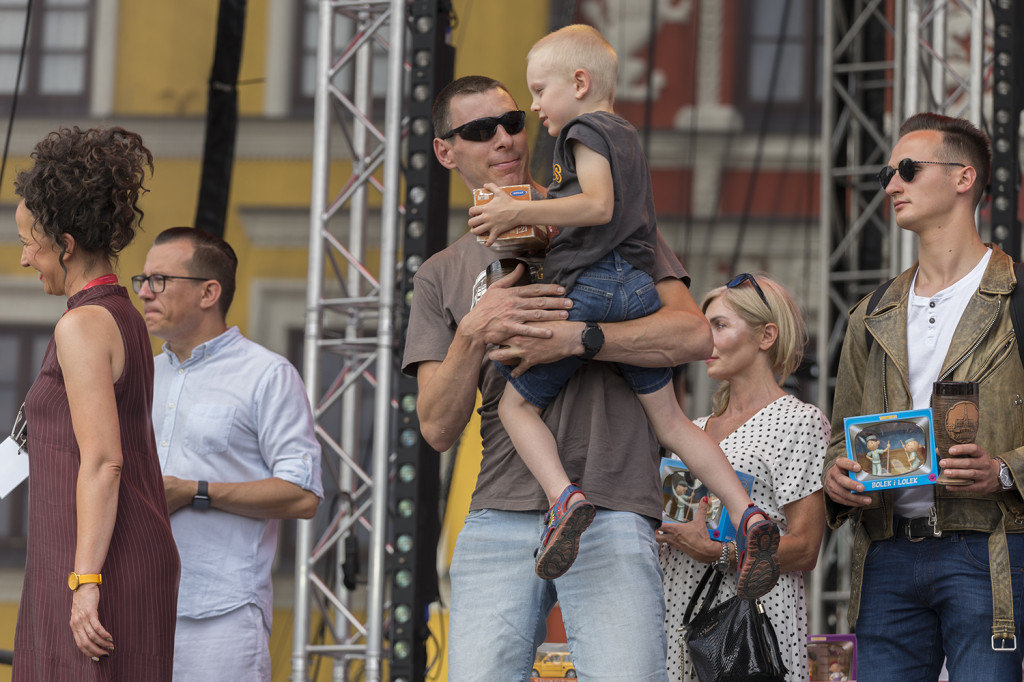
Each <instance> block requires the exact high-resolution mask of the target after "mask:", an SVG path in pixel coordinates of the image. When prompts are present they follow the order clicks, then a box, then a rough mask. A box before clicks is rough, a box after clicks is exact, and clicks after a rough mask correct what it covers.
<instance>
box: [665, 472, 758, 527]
mask: <svg viewBox="0 0 1024 682" xmlns="http://www.w3.org/2000/svg"><path fill="white" fill-rule="evenodd" d="M736 476H737V478H739V479H740V483H741V484H742V485H743V489H744V490H746V491H747V495H749V494H750V491H751V489H752V488H753V487H754V477H753V476H751V475H750V474H748V473H746V472H743V471H737V472H736ZM661 496H662V500H663V502H664V507H663V511H662V514H661V520H662V521H663V522H664V523H687V522H689V521H692V520H693V515H694V514H695V513H696V512H697V507H698V506H700V501H701V498H703V497H707V498H708V515H707V526H708V537H710V538H711V539H712V540H715V541H717V542H729V541H730V540H732V539H733V538H735V537H736V529H735V528H733V527H732V521H730V520H729V511H728V510H727V509H726V508H725V505H724V504H723V503H722V501H721V500H720V499H719V498H718V496H717V495H715V494H714V493H713V492H711V490H710V489H709V488H708V487H707V486H706V485H704V484H703V483H701V482H700V479H698V478H697V477H696V476H694V475H693V473H692V472H691V471H690V470H689V469H687V468H686V465H685V464H683V463H682V462H681V461H680V460H678V459H673V458H671V457H662V458H661Z"/></svg>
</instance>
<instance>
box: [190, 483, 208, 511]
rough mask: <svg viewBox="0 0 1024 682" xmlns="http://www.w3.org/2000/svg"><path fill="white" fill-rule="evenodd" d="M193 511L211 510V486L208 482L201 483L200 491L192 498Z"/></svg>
mask: <svg viewBox="0 0 1024 682" xmlns="http://www.w3.org/2000/svg"><path fill="white" fill-rule="evenodd" d="M192 508H193V509H209V508H210V484H209V483H207V482H206V481H199V489H198V490H196V494H195V496H194V497H193V498H192Z"/></svg>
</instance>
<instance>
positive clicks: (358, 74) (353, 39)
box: [291, 0, 407, 682]
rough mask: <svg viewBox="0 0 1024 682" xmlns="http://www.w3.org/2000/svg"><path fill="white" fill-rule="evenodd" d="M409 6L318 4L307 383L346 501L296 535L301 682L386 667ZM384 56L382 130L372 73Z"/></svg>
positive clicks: (372, 681) (329, 470) (394, 2)
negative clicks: (363, 413) (315, 670)
mask: <svg viewBox="0 0 1024 682" xmlns="http://www.w3.org/2000/svg"><path fill="white" fill-rule="evenodd" d="M406 6H407V0H390V1H388V2H355V1H351V0H349V1H346V0H320V2H319V3H318V26H317V31H318V38H317V56H316V94H315V99H314V116H313V121H314V124H313V129H314V139H313V171H312V192H311V200H310V235H309V268H308V279H307V295H306V319H305V332H304V343H303V376H304V379H305V381H306V387H307V393H308V398H309V400H310V403H311V405H312V407H313V415H314V420H315V424H316V429H317V435H318V436H319V438H320V442H321V445H322V446H323V456H324V461H325V476H328V474H329V475H330V476H331V477H332V479H333V481H332V483H333V485H334V487H335V488H336V490H337V493H338V500H339V503H338V504H337V505H334V506H332V507H331V508H330V509H329V510H328V513H327V514H321V515H318V517H317V519H315V520H309V521H300V522H299V524H298V530H297V540H296V567H295V606H294V608H295V622H294V628H293V647H292V673H291V679H292V680H293V681H300V680H308V679H310V663H311V661H313V660H314V659H315V658H317V657H320V658H319V660H318V663H319V662H322V661H324V660H326V661H328V662H329V663H330V664H331V665H332V666H333V679H335V680H342V681H343V680H348V679H350V678H352V679H355V678H358V679H360V680H367V681H368V682H379V681H380V680H381V679H382V675H383V662H384V660H385V659H386V658H387V649H386V646H385V638H384V622H385V614H386V613H387V611H388V607H387V604H386V590H385V574H386V562H387V558H388V543H387V520H388V508H387V507H388V495H387V488H388V478H389V457H390V453H391V450H392V447H393V440H394V439H393V435H392V432H393V428H392V418H393V415H394V411H395V410H394V400H393V398H392V396H391V386H392V383H393V380H392V373H393V367H394V362H393V348H394V327H393V320H394V310H393V309H394V292H395V263H396V261H397V258H398V255H397V253H398V229H399V227H398V224H399V213H400V211H401V207H400V201H399V191H400V185H401V141H402V130H403V119H402V107H403V106H404V103H405V101H406V96H405V93H404V81H405V79H404V77H403V72H404V68H405V55H404V46H405V31H406V27H405V23H406V22H405V17H406ZM385 56H386V63H387V68H386V88H385V90H386V92H385V93H384V103H385V111H384V118H383V127H379V124H380V121H379V119H380V117H379V115H375V113H374V111H373V108H374V103H375V102H377V103H379V101H380V93H379V92H378V93H376V96H375V92H374V82H375V79H374V70H373V67H374V64H375V62H378V60H380V59H381V58H382V57H385ZM342 169H344V170H342ZM374 194H376V195H379V196H380V206H381V211H380V235H381V237H380V244H379V249H377V251H376V253H374V251H373V249H372V248H371V247H370V245H369V244H368V239H367V236H368V235H369V234H371V231H370V230H369V229H368V228H369V223H370V209H369V207H370V206H371V205H372V204H373V200H372V199H373V195H374ZM370 254H372V255H373V257H370ZM371 403H372V413H373V425H372V431H371V433H361V431H360V429H361V428H362V426H361V424H362V420H361V419H360V418H359V413H360V408H361V407H362V406H364V405H368V404H371ZM365 430H367V429H364V431H365ZM361 436H367V437H371V446H370V448H369V449H367V448H365V447H363V446H361V443H362V442H363V439H362V438H361ZM366 452H369V457H367V456H366ZM328 485H329V484H328V482H327V481H325V488H327V487H328ZM325 506H326V505H325ZM324 516H327V518H323V517H324ZM360 540H362V543H363V545H364V548H365V555H366V557H367V563H368V568H367V577H366V587H365V590H358V589H357V588H356V585H355V584H354V577H353V575H352V570H353V569H352V566H351V565H346V563H345V560H346V558H348V559H349V560H350V561H353V560H358V558H359V557H360V556H361V553H360V551H359V547H360ZM352 547H355V551H354V552H353V551H352V549H351V548H352ZM314 608H315V614H316V615H318V616H319V618H318V619H316V620H315V619H314ZM314 622H316V623H317V625H318V628H317V632H316V633H314V632H313V631H312V626H313V624H314ZM360 661H361V662H362V665H361V666H359V665H358V662H360ZM360 668H361V669H360Z"/></svg>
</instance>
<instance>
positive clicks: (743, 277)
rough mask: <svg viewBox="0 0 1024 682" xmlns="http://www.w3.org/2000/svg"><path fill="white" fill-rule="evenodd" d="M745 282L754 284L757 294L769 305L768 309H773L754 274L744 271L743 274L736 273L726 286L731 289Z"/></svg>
mask: <svg viewBox="0 0 1024 682" xmlns="http://www.w3.org/2000/svg"><path fill="white" fill-rule="evenodd" d="M744 282H750V283H751V284H753V285H754V291H756V292H757V295H758V296H760V297H761V300H762V301H764V304H765V305H766V306H768V310H771V309H772V306H771V304H770V303H769V302H768V299H767V297H765V295H764V292H763V291H761V285H759V284H758V283H757V280H756V279H754V276H753V275H751V274H750V273H749V272H744V273H743V274H740V275H736V276H735V277H733V278H732V279H731V280H729V283H728V284H726V285H725V286H726V287H728V288H730V289H734V288H736V287H738V286H739V285H741V284H743V283H744Z"/></svg>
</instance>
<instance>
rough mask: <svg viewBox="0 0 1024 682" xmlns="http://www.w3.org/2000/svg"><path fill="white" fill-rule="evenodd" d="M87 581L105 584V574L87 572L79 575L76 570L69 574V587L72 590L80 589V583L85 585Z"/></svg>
mask: <svg viewBox="0 0 1024 682" xmlns="http://www.w3.org/2000/svg"><path fill="white" fill-rule="evenodd" d="M86 583H96V584H97V585H102V584H103V576H102V575H100V574H99V573H87V574H85V575H79V574H78V573H75V572H74V571H71V573H69V574H68V587H70V588H71V591H72V592H75V591H77V590H78V586H79V585H85V584H86Z"/></svg>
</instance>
